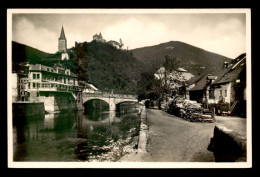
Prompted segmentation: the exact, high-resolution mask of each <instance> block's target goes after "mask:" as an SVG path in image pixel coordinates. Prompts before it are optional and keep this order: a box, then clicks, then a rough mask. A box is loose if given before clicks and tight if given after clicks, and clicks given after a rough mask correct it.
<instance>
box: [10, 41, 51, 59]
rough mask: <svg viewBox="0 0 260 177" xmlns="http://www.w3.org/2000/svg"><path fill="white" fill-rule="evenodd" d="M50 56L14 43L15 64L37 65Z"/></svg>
mask: <svg viewBox="0 0 260 177" xmlns="http://www.w3.org/2000/svg"><path fill="white" fill-rule="evenodd" d="M50 55H51V54H50V53H46V52H43V51H41V50H38V49H36V48H33V47H30V46H27V45H24V44H20V43H18V42H15V41H12V61H13V62H15V63H19V62H25V61H27V62H30V63H37V62H40V61H41V60H42V59H44V58H48V57H49V56H50Z"/></svg>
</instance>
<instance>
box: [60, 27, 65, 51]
mask: <svg viewBox="0 0 260 177" xmlns="http://www.w3.org/2000/svg"><path fill="white" fill-rule="evenodd" d="M58 47H59V52H66V51H67V39H66V37H65V33H64V29H63V26H62V28H61V33H60V38H59V46H58Z"/></svg>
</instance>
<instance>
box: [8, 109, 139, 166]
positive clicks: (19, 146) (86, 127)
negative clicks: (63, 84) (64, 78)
mask: <svg viewBox="0 0 260 177" xmlns="http://www.w3.org/2000/svg"><path fill="white" fill-rule="evenodd" d="M137 110H138V106H137V105H135V104H122V105H121V106H120V107H119V110H118V111H103V112H101V111H95V110H94V111H92V112H88V114H86V113H85V112H84V111H67V112H59V113H51V114H45V115H37V116H27V117H16V118H15V119H14V123H13V149H14V154H13V159H14V161H37V162H41V161H42V162H45V161H93V160H94V161H95V160H97V161H102V160H100V159H102V158H103V160H104V161H106V160H108V161H116V159H118V158H119V157H120V154H119V155H117V156H116V158H115V153H114V152H115V150H114V149H115V146H116V145H118V143H119V142H121V141H123V140H124V141H125V139H130V138H129V132H130V134H131V136H135V135H136V132H137V131H138V120H139V118H138V116H137ZM127 124H129V126H128V125H127ZM135 124H136V125H135ZM133 130H135V131H136V132H135V133H131V132H133ZM128 142H129V143H130V141H128ZM129 143H125V145H126V144H129ZM121 144H122V143H121ZM120 147H121V146H118V149H120ZM112 152H113V153H112ZM109 154H110V155H109ZM104 156H106V157H107V158H104ZM110 156H111V157H110ZM112 156H113V158H112ZM111 159H112V160H111Z"/></svg>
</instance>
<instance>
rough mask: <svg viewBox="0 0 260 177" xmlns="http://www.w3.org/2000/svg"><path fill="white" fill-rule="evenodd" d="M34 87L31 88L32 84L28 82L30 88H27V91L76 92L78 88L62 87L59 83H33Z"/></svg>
mask: <svg viewBox="0 0 260 177" xmlns="http://www.w3.org/2000/svg"><path fill="white" fill-rule="evenodd" d="M34 83H35V86H34V87H33V83H32V82H29V83H28V84H30V88H28V87H27V90H39V91H65V92H71V91H77V90H78V87H77V86H75V85H63V84H59V83H44V82H38V83H37V82H34Z"/></svg>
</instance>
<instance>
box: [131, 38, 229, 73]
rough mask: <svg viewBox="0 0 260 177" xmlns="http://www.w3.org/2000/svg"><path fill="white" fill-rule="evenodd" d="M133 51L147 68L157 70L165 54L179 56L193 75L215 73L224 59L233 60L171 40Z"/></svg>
mask: <svg viewBox="0 0 260 177" xmlns="http://www.w3.org/2000/svg"><path fill="white" fill-rule="evenodd" d="M131 51H132V52H133V55H134V57H136V58H137V59H138V60H140V61H142V62H144V63H145V64H146V66H147V70H157V69H158V68H159V67H160V66H161V64H162V63H163V62H164V61H165V55H167V54H168V55H171V56H175V57H177V59H178V60H179V61H180V65H181V66H183V67H184V68H185V69H187V70H188V71H189V72H190V73H192V74H193V75H197V74H198V73H202V72H205V70H206V71H207V72H212V73H214V72H216V71H217V70H219V69H220V68H221V67H222V66H223V62H224V61H227V62H230V61H231V59H230V58H228V57H225V56H222V55H219V54H216V53H212V52H209V51H206V50H203V49H201V48H198V47H195V46H192V45H189V44H186V43H183V42H179V41H170V42H166V43H161V44H159V45H155V46H149V47H143V48H137V49H133V50H131ZM203 68H205V69H203Z"/></svg>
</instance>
